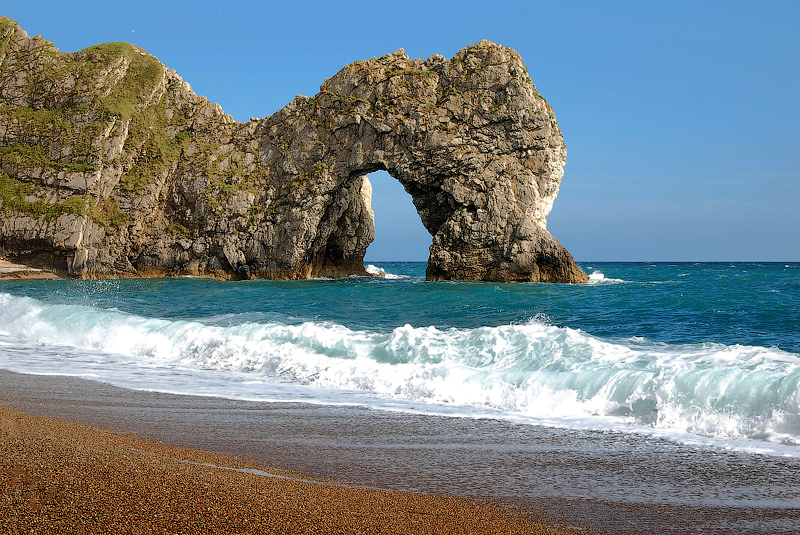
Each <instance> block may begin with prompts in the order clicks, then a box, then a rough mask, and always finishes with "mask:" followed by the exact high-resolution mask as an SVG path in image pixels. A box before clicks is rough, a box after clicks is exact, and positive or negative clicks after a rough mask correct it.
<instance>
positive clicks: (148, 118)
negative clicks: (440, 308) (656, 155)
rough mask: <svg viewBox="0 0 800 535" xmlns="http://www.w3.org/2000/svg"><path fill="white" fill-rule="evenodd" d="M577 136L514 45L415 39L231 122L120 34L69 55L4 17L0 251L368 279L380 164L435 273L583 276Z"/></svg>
mask: <svg viewBox="0 0 800 535" xmlns="http://www.w3.org/2000/svg"><path fill="white" fill-rule="evenodd" d="M565 158H566V147H565V145H564V143H563V139H562V136H561V131H560V129H559V128H558V124H557V123H556V119H555V115H554V113H553V110H552V108H551V107H550V105H549V104H547V102H545V100H544V99H543V98H542V97H541V95H539V93H538V92H537V91H536V88H535V86H534V84H533V82H532V81H531V79H530V77H529V76H528V73H527V69H526V68H525V66H524V65H523V63H522V59H521V58H520V56H519V54H518V53H516V52H515V51H513V50H511V49H508V48H505V47H502V46H499V45H495V44H493V43H490V42H488V41H481V42H479V43H478V44H476V45H473V46H470V47H467V48H465V49H463V50H461V51H460V52H458V53H457V54H456V55H455V56H454V57H453V58H452V59H451V60H449V61H448V60H446V59H445V58H444V57H442V56H439V55H433V56H431V57H430V58H428V59H427V60H422V59H413V60H412V59H409V58H408V56H406V54H405V53H404V52H403V51H402V50H400V51H398V52H395V53H393V54H388V55H386V56H383V57H381V58H373V59H370V60H367V61H359V62H355V63H352V64H350V65H348V66H346V67H345V68H344V69H342V70H341V71H340V72H339V73H337V74H336V75H335V76H333V77H332V78H330V79H328V80H325V82H324V83H323V84H322V86H321V88H320V92H319V93H318V94H317V95H315V96H314V97H311V98H307V97H303V96H298V97H297V98H295V100H293V101H292V102H291V103H289V104H288V105H287V106H286V107H285V108H283V109H282V110H280V111H278V112H277V113H275V114H274V115H272V116H270V117H267V118H264V119H252V120H251V121H250V122H247V123H239V122H236V121H235V120H234V119H233V118H232V117H230V116H229V115H227V114H225V113H224V112H223V111H222V108H221V107H220V106H219V105H217V104H213V103H210V102H208V101H207V100H206V99H205V98H203V97H199V96H197V95H195V94H194V92H192V90H191V88H190V87H189V84H187V83H186V82H184V81H183V80H182V79H181V78H180V77H179V76H178V74H177V73H176V72H175V71H173V70H171V69H168V68H166V67H165V66H163V65H162V64H161V63H160V62H159V61H158V60H157V59H156V58H154V57H153V56H151V55H150V54H148V53H147V52H145V51H144V50H141V49H140V48H138V47H136V46H134V45H130V44H125V43H107V44H103V45H96V46H92V47H89V48H87V49H85V50H82V51H79V52H75V53H69V54H67V53H61V52H59V51H58V50H57V49H56V48H55V47H54V46H53V45H52V43H50V42H49V41H46V40H45V39H43V38H41V37H39V36H36V37H34V38H29V36H28V35H27V34H26V33H25V32H24V31H23V30H22V29H21V28H19V26H18V25H17V24H16V23H15V22H14V21H12V20H10V19H7V18H2V17H0V165H1V166H2V170H0V193H1V194H2V198H1V201H2V209H1V210H0V223H1V224H0V257H3V258H8V259H10V260H15V261H19V262H23V263H25V264H28V265H33V266H39V267H45V268H48V269H53V270H55V271H57V272H58V273H60V274H62V275H68V276H72V277H83V278H91V277H142V276H160V275H180V274H191V275H211V276H215V277H219V278H225V279H248V278H273V279H302V278H308V277H318V276H327V277H340V276H347V275H351V274H361V275H364V274H366V271H365V270H364V266H363V258H364V254H365V252H366V249H367V247H368V246H369V244H370V243H371V242H372V241H373V239H374V223H373V212H372V210H371V207H370V204H371V185H370V183H369V181H368V180H367V178H366V176H365V175H366V174H368V173H371V172H373V171H376V170H379V169H383V170H386V171H388V172H389V174H391V175H392V176H393V177H394V178H395V179H397V180H399V181H400V182H401V183H402V184H403V186H404V187H405V189H406V191H408V193H410V194H411V196H412V199H413V202H414V206H415V207H416V209H417V212H418V213H419V216H420V218H421V220H422V223H423V225H424V226H425V228H427V229H428V231H429V232H430V233H431V236H433V243H432V245H431V248H430V259H429V261H428V272H427V276H428V278H429V279H432V280H441V279H466V280H491V281H546V282H585V281H586V275H585V274H584V273H583V272H582V271H581V270H580V269H579V268H578V267H577V266H576V265H575V263H574V261H573V259H572V257H571V256H570V254H569V253H568V252H567V251H566V250H565V249H564V248H563V247H562V246H561V245H560V244H559V243H558V241H557V240H556V239H555V238H553V236H551V235H550V233H548V232H547V230H546V217H547V215H548V213H549V212H550V209H551V207H552V205H553V201H554V200H555V198H556V195H557V194H558V188H559V184H560V181H561V177H562V176H563V166H564V163H565Z"/></svg>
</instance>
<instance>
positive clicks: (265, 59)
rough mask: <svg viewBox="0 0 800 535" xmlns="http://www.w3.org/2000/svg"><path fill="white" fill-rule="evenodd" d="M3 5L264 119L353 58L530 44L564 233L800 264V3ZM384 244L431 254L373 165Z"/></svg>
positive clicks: (415, 256) (613, 243)
mask: <svg viewBox="0 0 800 535" xmlns="http://www.w3.org/2000/svg"><path fill="white" fill-rule="evenodd" d="M0 14H2V15H5V16H8V17H11V18H13V19H15V20H16V21H17V22H19V23H20V24H21V25H22V27H23V28H24V29H25V30H26V31H27V32H28V33H29V34H30V35H31V36H33V35H36V34H41V35H42V36H43V37H45V38H46V39H50V40H51V41H53V43H54V44H55V45H56V46H57V47H59V48H60V49H61V50H62V51H64V52H73V51H76V50H80V49H82V48H85V47H87V46H90V45H92V44H97V43H102V42H108V41H127V42H132V43H134V44H136V45H139V46H141V47H143V48H145V49H146V50H148V51H149V52H150V53H151V54H153V55H155V56H157V57H158V58H159V59H160V60H161V61H162V62H163V63H164V64H166V65H167V66H168V67H171V68H173V69H175V70H177V71H178V73H179V74H180V75H181V76H182V77H183V78H184V80H186V81H187V82H189V83H190V84H191V85H192V87H193V89H194V90H195V92H196V93H198V94H200V95H204V96H206V97H208V99H209V100H211V101H214V102H218V103H220V104H221V105H222V107H223V108H224V109H225V111H227V112H228V113H230V114H231V115H233V116H234V117H235V118H236V119H238V120H242V121H246V120H248V119H249V118H250V117H251V116H252V117H264V116H267V115H270V114H272V113H274V112H275V111H276V110H278V109H280V108H281V107H283V106H284V105H286V104H287V103H289V102H290V101H291V100H292V99H293V98H294V96H295V95H297V94H303V95H307V96H311V95H314V94H315V93H316V92H317V91H318V90H319V85H320V83H322V81H323V80H324V79H325V78H327V77H330V76H332V75H333V74H335V73H336V72H337V71H338V70H339V69H341V68H342V67H344V66H345V65H346V64H347V63H349V62H352V61H355V60H360V59H367V58H370V57H373V56H382V55H383V54H386V53H388V52H393V51H395V50H397V49H399V48H404V49H405V51H406V53H407V54H408V55H409V56H411V57H422V58H427V57H428V56H430V55H431V54H434V53H439V54H443V55H444V56H446V57H451V56H452V55H453V54H455V53H456V52H457V51H458V50H459V49H461V48H463V47H464V46H467V45H469V44H470V43H475V42H478V41H480V40H481V39H489V40H491V41H494V42H496V43H500V44H503V45H505V46H508V47H511V48H514V49H516V50H517V51H519V52H520V54H521V55H522V58H523V60H524V61H525V64H526V65H527V66H528V69H529V72H530V74H531V76H532V78H533V81H534V83H535V84H536V85H537V88H538V90H539V92H540V93H542V95H544V96H545V98H547V100H548V102H550V103H551V104H552V105H553V108H554V110H555V112H556V116H557V118H558V122H559V125H560V126H561V129H562V131H563V133H564V139H565V142H566V144H567V148H568V156H567V166H566V168H565V176H564V180H563V182H562V184H561V193H560V194H559V197H558V199H557V200H556V203H555V206H554V208H553V211H552V212H551V214H550V217H549V219H548V229H549V230H550V232H551V233H552V234H553V235H554V236H555V237H556V238H558V239H559V240H560V241H561V243H562V244H563V245H564V246H565V247H566V248H567V249H568V250H569V251H570V252H571V253H572V254H573V256H574V257H575V258H576V259H577V260H630V261H635V260H641V261H648V260H649V261H659V260H660V261H667V260H675V261H714V260H720V261H725V260H759V261H800V1H796V0H787V1H758V2H756V1H753V2H740V1H736V0H726V1H719V2H716V1H713V2H711V1H708V2H706V1H700V0H694V1H682V0H672V1H669V2H646V1H645V2H643V1H631V2H611V1H609V2H601V1H583V2H581V1H558V2H554V1H552V0H548V1H546V2H538V1H531V2H502V1H494V2H487V1H485V0H484V1H480V2H473V1H467V0H460V1H453V2H416V1H403V2H378V1H372V2H334V1H325V2H308V1H306V2H303V1H300V2H256V1H253V2H236V1H232V0H228V1H225V2H220V1H213V2H212V1H206V0H194V1H187V2H174V1H168V0H163V1H159V2H151V1H143V0H142V1H137V2H109V1H108V0H103V1H101V2H95V1H81V2H61V1H56V0H53V1H50V2H43V1H37V0H26V1H24V2H23V1H17V2H11V1H4V2H2V3H0ZM370 178H371V179H372V182H373V185H374V190H375V196H374V202H373V208H374V210H375V212H376V233H377V239H376V242H375V243H374V244H373V245H372V246H371V247H370V249H369V251H368V252H367V258H368V259H372V260H425V259H427V248H428V246H429V245H430V236H429V235H428V234H427V232H426V231H425V230H424V228H423V227H422V224H421V223H420V222H419V217H418V216H417V215H416V212H415V211H414V208H413V205H412V204H411V198H410V197H409V196H408V195H407V194H406V193H405V192H404V191H403V189H402V187H401V186H399V183H397V181H395V180H394V179H392V178H391V177H389V176H388V175H386V174H383V175H382V176H379V175H378V174H374V175H371V176H370Z"/></svg>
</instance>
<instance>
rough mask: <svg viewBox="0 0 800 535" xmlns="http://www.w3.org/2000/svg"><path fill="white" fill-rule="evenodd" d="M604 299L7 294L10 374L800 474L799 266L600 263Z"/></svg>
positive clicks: (341, 284)
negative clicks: (753, 457) (493, 424)
mask: <svg viewBox="0 0 800 535" xmlns="http://www.w3.org/2000/svg"><path fill="white" fill-rule="evenodd" d="M580 266H581V268H582V269H583V270H584V271H586V272H587V273H589V274H590V282H589V284H585V285H562V284H528V283H518V284H497V283H473V282H426V281H425V280H424V274H425V267H426V266H425V263H424V262H423V263H420V262H407V263H397V262H377V263H375V264H374V265H372V266H370V270H371V271H373V272H383V273H385V275H386V276H385V277H357V278H356V277H352V278H349V279H340V280H325V279H318V280H308V281H292V282H276V281H264V280H259V281H244V282H218V281H214V280H209V279H203V278H175V279H137V280H103V281H78V280H54V281H2V282H0V368H3V369H6V370H10V371H15V372H20V373H28V374H51V375H69V376H77V377H82V378H85V379H90V380H94V381H100V382H106V383H110V384H113V385H116V386H120V387H125V388H129V389H136V390H151V391H159V392H170V393H178V394H195V395H198V394H199V395H208V396H217V397H224V398H232V399H242V400H253V401H298V402H306V403H315V404H322V405H360V406H367V407H372V408H376V409H385V410H391V411H396V412H400V413H403V412H406V413H417V414H437V415H447V416H452V417H458V418H494V419H501V420H507V421H512V422H516V423H520V424H531V425H544V426H549V427H557V428H567V429H583V430H601V431H616V432H621V433H633V434H637V435H643V436H652V437H659V438H666V439H668V440H671V441H675V442H678V443H685V444H692V445H695V446H697V445H700V446H702V447H709V448H727V449H736V450H741V451H753V452H759V453H765V454H768V455H784V456H791V457H800V264H797V263H697V264H694V263H653V264H651V263H605V262H602V263H601V262H588V263H586V262H583V263H580Z"/></svg>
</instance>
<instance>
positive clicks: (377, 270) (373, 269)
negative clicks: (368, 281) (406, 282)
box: [365, 264, 408, 280]
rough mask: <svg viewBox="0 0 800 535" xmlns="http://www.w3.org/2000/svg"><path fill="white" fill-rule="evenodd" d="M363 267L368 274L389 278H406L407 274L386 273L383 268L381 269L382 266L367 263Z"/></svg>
mask: <svg viewBox="0 0 800 535" xmlns="http://www.w3.org/2000/svg"><path fill="white" fill-rule="evenodd" d="M365 269H366V270H367V273H369V274H370V275H377V276H379V277H384V278H386V279H389V280H393V279H407V278H408V276H406V275H395V274H393V273H386V270H385V269H383V268H382V267H378V266H376V265H374V264H368V265H367V267H366V268H365Z"/></svg>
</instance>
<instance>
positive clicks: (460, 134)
mask: <svg viewBox="0 0 800 535" xmlns="http://www.w3.org/2000/svg"><path fill="white" fill-rule="evenodd" d="M261 136H262V137H261V140H262V153H263V155H262V160H265V161H271V162H274V164H275V169H274V172H275V173H277V174H278V175H281V176H284V177H285V178H284V181H285V182H286V183H291V184H298V183H300V184H304V183H305V182H304V181H307V182H308V183H309V184H308V188H309V193H311V194H312V195H313V196H314V197H315V198H322V199H325V201H326V205H325V209H324V211H322V212H320V213H318V212H313V211H312V212H309V213H308V218H307V219H308V220H307V221H306V225H307V226H308V225H311V226H313V227H314V228H315V233H316V234H315V236H314V239H313V240H311V242H310V243H309V246H308V248H307V249H306V252H305V257H304V258H303V259H302V260H301V262H303V263H305V264H307V265H309V266H311V267H310V274H311V276H315V275H322V276H339V275H343V274H345V273H347V272H350V273H362V274H363V273H364V268H363V257H364V254H365V253H366V249H367V246H368V245H369V243H371V241H372V239H373V238H374V224H373V222H372V218H371V210H370V206H369V202H366V201H365V195H364V194H363V193H364V192H363V191H362V186H363V185H364V180H365V179H364V178H363V177H364V176H365V175H367V174H369V173H371V172H374V171H376V170H385V171H387V172H388V173H389V174H390V175H391V176H392V177H393V178H395V179H396V180H398V181H399V182H400V183H401V184H402V185H403V187H404V188H405V190H406V191H407V192H408V193H409V194H410V195H411V197H412V202H413V203H414V206H415V208H416V210H417V213H418V214H419V217H420V220H421V221H422V224H423V225H424V227H425V228H426V229H427V230H428V232H429V233H430V234H431V236H432V244H431V247H430V257H429V260H428V270H427V273H426V275H427V278H428V279H431V280H441V279H465V280H495V281H552V282H582V281H584V280H586V275H585V274H583V272H581V271H580V269H579V268H577V266H576V265H575V263H574V261H573V260H572V257H571V256H570V255H569V253H568V252H567V251H566V250H565V249H564V248H563V247H562V246H561V245H560V244H559V243H558V241H556V240H555V238H553V237H552V236H551V235H550V234H549V233H548V232H547V230H546V216H547V214H548V213H549V211H550V208H551V207H552V204H553V201H554V199H555V196H556V195H557V193H558V185H559V183H560V180H561V177H562V176H563V165H564V161H565V157H566V148H565V146H564V144H563V139H562V137H561V132H560V130H559V129H558V125H557V123H556V121H555V115H554V114H553V111H552V108H551V107H550V106H549V104H547V103H546V102H545V101H544V99H543V98H541V96H540V95H539V94H538V93H537V92H536V89H535V86H534V85H533V83H532V82H531V81H530V78H528V77H527V71H526V69H525V67H524V65H523V64H522V61H521V59H520V58H519V55H518V54H517V53H516V52H514V51H513V50H510V49H507V48H504V47H502V46H499V45H495V44H492V43H489V42H488V41H482V42H480V43H478V44H477V45H475V46H473V47H469V48H467V49H464V50H462V51H461V52H459V53H458V54H456V56H455V57H454V58H453V59H452V60H450V61H445V60H444V58H442V57H441V56H432V57H431V58H429V59H428V60H426V61H423V60H421V59H415V60H410V59H409V58H408V57H407V56H406V55H405V53H404V52H403V51H402V50H401V51H398V52H396V53H394V54H389V55H387V56H384V57H382V58H373V59H372V60H368V61H365V62H356V63H354V64H351V65H349V66H347V67H345V68H344V69H343V70H342V71H340V72H339V73H338V74H337V75H336V76H334V77H332V78H330V79H328V80H326V81H325V82H324V83H323V84H322V86H321V88H320V93H318V94H317V95H316V96H314V97H312V98H306V97H297V98H296V99H295V100H294V101H293V102H292V103H291V104H289V105H288V106H287V107H286V108H284V109H283V110H281V111H280V112H278V113H277V114H275V115H274V116H273V117H271V118H269V119H268V120H267V121H266V122H265V123H264V124H263V125H262V126H261ZM287 191H289V190H288V189H287Z"/></svg>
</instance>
